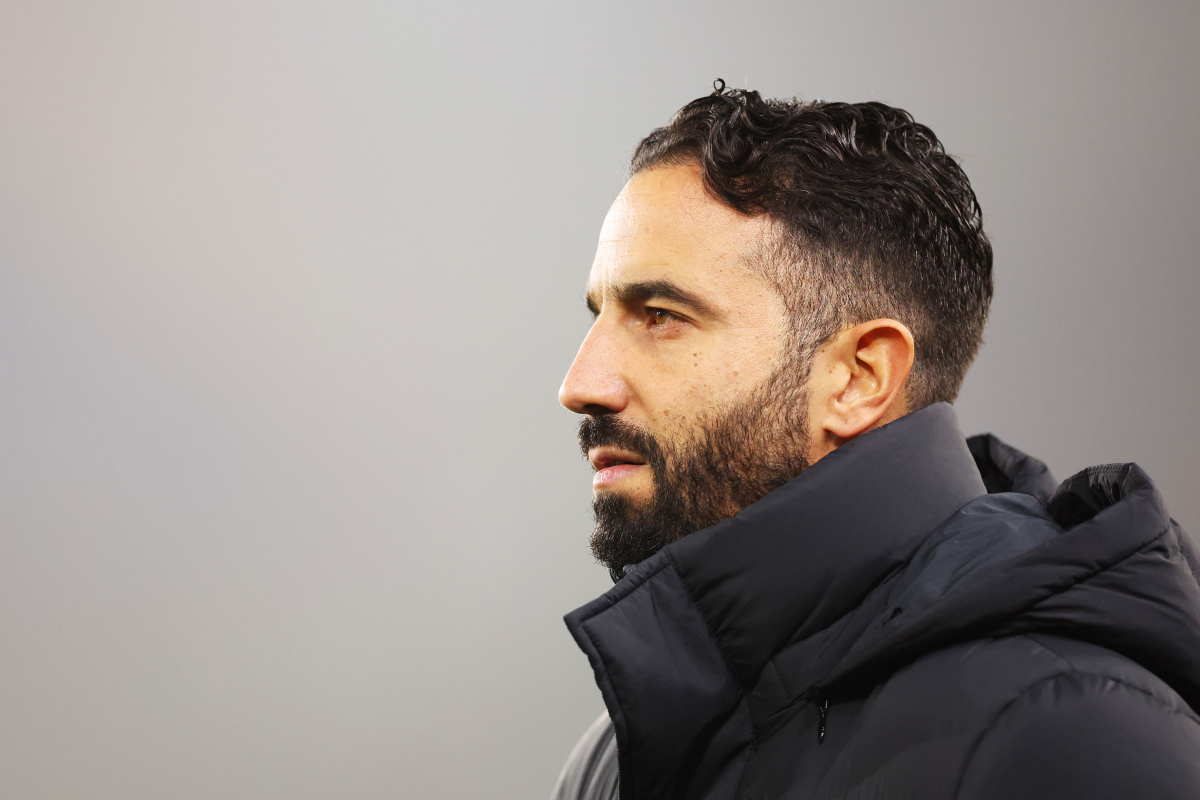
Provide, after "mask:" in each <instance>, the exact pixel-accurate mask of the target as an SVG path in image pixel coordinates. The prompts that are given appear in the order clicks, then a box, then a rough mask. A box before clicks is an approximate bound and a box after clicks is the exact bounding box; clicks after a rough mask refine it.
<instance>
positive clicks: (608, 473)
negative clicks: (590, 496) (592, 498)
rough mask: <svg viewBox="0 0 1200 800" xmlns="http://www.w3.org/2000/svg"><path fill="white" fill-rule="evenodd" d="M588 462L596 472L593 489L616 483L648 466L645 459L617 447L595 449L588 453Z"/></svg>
mask: <svg viewBox="0 0 1200 800" xmlns="http://www.w3.org/2000/svg"><path fill="white" fill-rule="evenodd" d="M588 461H590V462H591V464H592V469H594V470H596V474H595V476H594V477H593V478H592V487H593V488H600V487H603V486H608V485H610V484H613V483H616V482H617V481H619V480H621V479H623V478H626V477H628V476H629V475H631V474H633V473H635V472H637V471H638V470H640V469H642V468H644V467H645V466H646V461H645V459H643V458H641V457H640V456H638V455H636V454H635V453H631V452H629V451H628V450H621V449H620V448H616V447H594V448H592V449H591V450H589V451H588Z"/></svg>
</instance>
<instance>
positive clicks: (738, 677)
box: [670, 556, 754, 697]
mask: <svg viewBox="0 0 1200 800" xmlns="http://www.w3.org/2000/svg"><path fill="white" fill-rule="evenodd" d="M670 566H671V568H672V569H674V570H675V574H676V575H677V576H679V585H680V586H682V587H683V592H684V594H686V595H687V599H688V603H690V604H691V606H692V608H694V609H696V614H698V615H699V617H700V619H701V621H702V622H703V623H704V630H705V631H707V632H708V638H709V639H711V640H712V642H713V644H714V645H715V646H716V648H717V652H718V653H720V654H721V661H723V662H724V663H725V669H727V670H729V674H730V675H732V676H733V679H734V680H735V681H737V685H738V688H739V689H741V690H742V696H743V697H746V696H749V694H750V692H751V691H752V690H753V688H754V687H753V686H751V685H750V684H749V683H748V681H746V680H744V679H743V678H742V674H741V673H740V672H739V671H738V670H736V669H734V666H733V660H732V659H730V658H729V653H727V652H725V646H724V645H723V644H722V643H721V639H720V637H718V636H717V634H716V631H714V630H713V626H712V623H711V622H709V620H708V615H707V614H705V613H704V609H703V608H701V607H700V604H699V603H697V602H696V598H695V596H694V593H693V592H692V587H690V586H688V583H687V581H686V580H684V578H683V572H682V571H681V570H680V569H679V565H678V564H676V563H675V559H674V557H673V556H672V558H671V563H670Z"/></svg>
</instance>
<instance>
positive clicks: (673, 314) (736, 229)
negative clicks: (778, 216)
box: [559, 165, 914, 503]
mask: <svg viewBox="0 0 1200 800" xmlns="http://www.w3.org/2000/svg"><path fill="white" fill-rule="evenodd" d="M773 224H774V223H772V221H771V220H769V219H767V218H766V217H762V216H758V217H751V216H747V215H744V214H741V213H739V212H737V211H734V210H732V209H730V208H728V207H726V206H725V205H723V204H721V203H720V202H719V201H717V200H715V199H714V198H712V197H711V196H710V195H708V194H707V192H705V190H704V188H703V185H702V183H701V179H700V172H699V169H698V168H696V167H694V166H691V165H684V166H673V167H663V168H657V169H652V170H647V171H645V172H642V173H639V174H638V175H636V176H634V177H633V178H632V179H631V180H630V181H629V183H628V184H626V185H625V188H624V189H623V190H622V191H621V193H620V195H619V196H618V197H617V199H616V201H615V202H614V203H613V205H612V208H611V209H610V210H609V212H608V216H607V217H606V218H605V220H604V225H603V227H602V228H601V232H600V242H599V246H598V248H597V251H596V259H595V262H594V263H593V265H592V269H591V273H590V275H589V278H588V285H587V297H588V306H589V308H590V309H591V310H592V313H593V314H594V315H595V322H594V323H593V325H592V328H591V330H590V331H589V332H588V335H587V337H586V338H585V339H584V341H583V344H582V346H581V347H580V348H579V353H578V354H577V355H576V356H575V361H574V362H573V363H572V364H571V368H570V370H569V371H568V372H567V375H566V378H565V379H564V380H563V384H562V388H561V389H560V390H559V402H561V403H562V404H563V406H565V407H566V408H568V409H570V410H571V411H574V412H575V413H577V414H588V415H598V414H617V415H620V416H621V417H623V418H625V419H627V420H628V421H630V422H631V423H634V424H636V425H638V426H640V427H642V428H644V429H645V430H647V431H648V432H650V433H651V434H653V435H654V436H655V437H659V438H661V439H663V440H678V439H679V438H680V437H682V436H685V435H686V434H687V433H688V432H689V431H690V430H692V429H694V427H695V426H696V425H697V420H698V419H700V418H702V417H704V416H706V415H708V416H711V415H712V414H714V413H717V412H719V411H720V410H721V409H723V408H728V407H730V406H731V405H733V404H734V403H735V402H736V401H737V400H738V399H739V398H742V397H745V396H747V395H748V394H749V392H750V391H751V390H752V389H753V388H754V387H755V386H758V385H760V384H761V383H762V382H763V381H765V380H766V379H767V378H768V377H769V376H770V375H771V373H772V371H773V370H774V369H775V367H776V366H777V365H778V364H780V363H784V359H785V357H786V353H785V352H784V347H785V346H786V345H785V343H786V341H787V337H786V332H787V330H788V328H789V326H790V325H792V324H793V322H792V321H791V320H790V319H789V316H788V313H787V309H786V306H785V304H784V302H783V300H782V298H781V297H779V295H778V294H777V292H776V290H775V289H774V288H773V287H772V286H771V285H770V284H769V283H768V282H767V281H766V280H764V279H763V278H762V277H761V276H760V275H759V274H758V273H757V272H756V271H754V270H753V269H752V268H751V267H750V266H748V257H749V256H750V255H751V253H752V250H753V246H754V243H755V242H758V241H761V240H762V238H763V237H766V236H769V235H771V233H772V232H773ZM913 352H914V350H913V339H912V333H911V332H910V331H909V329H908V328H907V327H906V326H905V325H903V324H902V323H900V322H897V321H896V320H891V319H877V320H871V321H869V322H865V323H862V324H860V325H856V326H854V327H852V328H849V329H847V330H844V331H842V332H841V333H840V334H838V335H837V336H835V337H834V338H833V339H832V340H830V341H829V342H827V343H826V344H825V345H824V346H823V347H822V348H821V349H820V350H819V352H818V353H817V354H816V356H815V360H814V363H813V369H812V372H811V376H810V379H809V384H808V387H807V389H808V392H807V400H808V404H809V408H808V420H809V430H808V434H809V441H810V451H809V452H808V453H807V454H806V457H807V458H808V460H809V462H810V463H812V462H815V461H817V460H818V459H820V458H822V457H823V456H825V455H827V454H828V453H830V452H832V451H833V450H834V449H836V448H837V447H840V446H841V445H842V444H844V443H845V442H848V441H850V440H852V439H854V438H855V437H856V436H859V435H861V434H863V433H865V432H867V431H868V430H871V429H873V428H876V427H879V426H880V425H883V424H886V423H887V422H890V421H891V420H893V419H896V418H897V417H899V416H902V415H903V414H904V413H905V412H906V408H905V402H904V392H903V388H904V384H905V381H906V380H907V378H908V374H909V371H910V370H911V368H912V361H913ZM588 458H589V460H590V461H591V463H592V466H593V468H595V469H596V474H595V477H594V480H593V489H594V491H595V492H597V493H599V492H610V491H612V492H622V493H624V494H625V495H626V496H628V497H629V499H631V500H633V501H634V502H637V503H642V502H646V501H648V500H649V499H650V498H651V497H652V496H653V491H654V486H653V480H652V476H651V473H650V468H649V467H648V466H646V465H645V464H644V463H643V459H642V458H641V457H640V456H639V455H638V454H636V453H630V452H627V451H622V450H619V449H616V448H612V447H598V448H593V449H592V450H590V451H589V452H588Z"/></svg>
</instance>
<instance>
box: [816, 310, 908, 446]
mask: <svg viewBox="0 0 1200 800" xmlns="http://www.w3.org/2000/svg"><path fill="white" fill-rule="evenodd" d="M915 352H916V351H915V348H914V346H913V337H912V331H910V330H909V329H908V326H907V325H905V324H904V323H903V322H897V321H896V320H894V319H873V320H871V321H870V322H864V323H862V324H860V325H855V326H854V327H853V328H848V329H846V330H844V331H842V332H841V333H839V334H838V335H837V336H835V337H834V338H833V339H832V340H830V341H829V342H827V343H826V344H825V345H824V346H823V347H822V348H821V349H820V350H819V351H817V354H816V356H814V358H813V369H812V372H811V373H810V374H811V378H810V379H809V392H808V394H809V416H808V419H809V436H810V441H811V448H810V452H809V461H810V462H814V461H816V460H818V459H820V458H822V457H823V456H825V455H827V454H829V453H830V452H832V451H833V450H835V449H837V448H838V447H840V446H841V445H843V444H845V443H846V442H848V441H850V440H851V439H853V438H855V437H856V436H859V435H861V434H863V433H866V432H867V431H869V430H871V429H873V428H877V427H879V426H881V425H886V424H887V423H889V422H891V421H892V420H894V419H898V418H899V417H902V416H903V415H904V414H906V413H908V409H907V397H906V394H905V392H904V387H905V384H906V383H907V382H908V373H909V372H910V371H911V370H912V364H913V356H914V354H915Z"/></svg>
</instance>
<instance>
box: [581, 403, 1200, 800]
mask: <svg viewBox="0 0 1200 800" xmlns="http://www.w3.org/2000/svg"><path fill="white" fill-rule="evenodd" d="M989 492H990V493H989ZM1198 575H1200V565H1198V564H1197V561H1196V557H1195V555H1194V552H1193V549H1192V545H1191V543H1190V541H1189V540H1188V538H1187V536H1186V535H1185V534H1184V533H1183V531H1182V530H1180V528H1179V526H1178V525H1177V524H1176V523H1175V522H1174V521H1173V520H1171V519H1170V517H1169V516H1168V514H1167V511H1166V509H1165V507H1164V506H1163V502H1162V499H1161V497H1160V496H1159V494H1158V492H1157V491H1156V490H1155V488H1154V485H1153V483H1151V481H1150V479H1149V478H1148V477H1147V476H1146V475H1145V473H1143V472H1142V470H1141V469H1140V468H1138V467H1137V466H1136V465H1133V464H1126V465H1109V466H1102V467H1093V468H1091V469H1088V470H1085V471H1083V472H1081V473H1079V474H1078V475H1076V476H1075V477H1073V478H1071V479H1070V480H1068V481H1066V482H1065V483H1064V484H1063V485H1062V486H1060V487H1058V488H1057V489H1055V487H1054V482H1053V479H1052V478H1051V477H1050V474H1049V472H1048V471H1047V470H1046V468H1045V466H1044V465H1042V464H1041V463H1040V462H1038V461H1037V460H1035V459H1032V458H1029V457H1027V456H1024V455H1023V454H1021V453H1018V452H1017V451H1015V450H1013V449H1011V448H1009V447H1006V446H1005V445H1003V444H1002V443H1000V442H999V441H998V440H996V439H994V438H993V437H990V436H988V437H975V438H974V439H972V440H971V442H970V445H969V446H968V443H967V442H966V441H965V440H964V439H963V437H962V435H961V434H960V433H959V431H958V427H957V424H956V422H955V419H954V413H953V411H952V410H951V408H950V407H949V406H947V405H944V404H937V405H933V406H930V407H928V408H925V409H923V410H921V411H918V412H916V413H914V414H911V415H909V416H907V417H904V418H902V419H900V420H898V421H896V422H894V423H892V424H891V425H888V426H885V427H883V428H880V429H878V430H876V431H874V432H871V433H869V434H866V435H864V436H862V437H859V438H858V439H856V440H855V441H853V442H850V443H849V444H847V445H845V446H843V447H842V448H839V449H838V450H836V451H835V452H833V453H831V454H830V455H828V456H826V457H825V458H824V459H822V460H821V461H819V462H818V463H817V464H815V465H814V466H813V467H811V468H810V469H808V470H807V471H805V472H804V473H803V474H802V475H800V476H799V477H797V478H796V479H795V480H793V481H791V482H789V483H788V484H786V485H785V486H783V487H781V488H780V489H778V490H776V491H775V492H772V493H771V494H770V495H768V496H767V497H765V498H764V499H762V500H761V501H759V502H758V503H755V504H754V505H752V506H750V507H748V508H747V509H745V510H744V511H743V512H742V513H741V514H738V515H737V516H736V517H733V518H731V519H728V520H725V521H724V522H722V523H720V524H719V525H716V526H714V527H712V528H709V529H706V530H704V531H700V532H698V533H695V534H692V535H690V536H688V537H685V538H684V539H682V540H680V541H679V542H676V543H674V544H672V545H670V546H669V547H667V548H665V549H664V550H663V551H662V552H660V553H658V554H657V555H655V556H653V557H652V558H650V559H648V560H647V561H645V562H643V563H642V564H640V565H638V567H636V568H635V569H634V570H632V571H631V572H630V573H629V574H627V575H626V577H625V578H624V579H623V580H621V582H620V583H618V584H617V585H616V586H615V587H614V588H613V589H612V590H611V591H609V592H608V593H607V594H605V595H604V596H602V597H600V598H599V599H597V600H595V601H594V602H592V603H589V604H588V605H586V606H584V607H583V608H581V609H579V610H577V611H575V612H573V613H572V614H570V615H568V617H567V625H568V627H569V628H570V630H571V633H572V634H573V635H574V636H575V639H576V640H577V641H578V643H579V645H580V646H581V647H582V648H583V650H584V651H585V652H586V653H587V655H588V658H589V659H590V660H591V663H592V667H593V669H594V670H595V673H596V679H597V682H598V683H599V685H600V689H601V692H602V694H603V696H604V701H605V704H606V706H607V708H608V712H609V715H610V716H611V719H612V726H611V727H609V726H608V725H607V723H605V722H604V721H601V722H600V723H599V724H598V725H597V726H595V727H594V729H593V731H591V732H590V733H589V737H585V741H584V742H581V744H580V746H579V747H578V748H577V749H576V752H575V753H574V754H573V755H572V760H571V762H570V763H568V766H567V769H566V770H565V771H564V777H563V780H562V781H560V786H559V790H558V792H559V796H560V797H561V798H563V799H564V800H565V798H567V797H572V798H576V797H588V798H600V797H611V796H613V794H614V788H615V780H614V778H615V775H614V774H613V772H614V770H613V766H614V764H613V759H612V756H613V755H616V757H617V759H616V760H617V761H618V762H619V766H620V794H621V798H622V800H641V799H642V798H679V799H680V800H682V799H683V798H689V799H690V798H696V799H697V800H698V799H699V798H708V799H710V800H735V798H736V800H773V799H774V798H806V799H809V798H813V799H815V798H914V799H915V800H938V799H939V798H964V799H965V798H971V799H972V800H976V799H978V800H982V799H983V798H996V800H1000V799H1001V798H1004V799H1006V800H1011V799H1013V798H1021V799H1022V800H1038V799H1040V798H1047V799H1048V798H1055V799H1056V800H1068V799H1071V798H1080V800H1083V798H1087V800H1098V798H1141V797H1146V798H1162V799H1164V800H1165V799H1168V798H1169V799H1171V800H1174V799H1175V798H1179V800H1182V799H1183V798H1191V799H1193V800H1194V799H1195V798H1200V718H1198V717H1197V715H1196V713H1195V712H1194V711H1193V709H1195V708H1200V584H1198V582H1197V576H1198ZM613 730H615V744H616V747H615V753H614V747H613V736H612V731H613Z"/></svg>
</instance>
